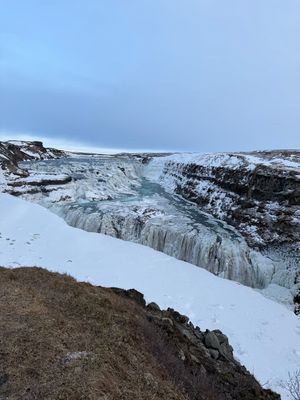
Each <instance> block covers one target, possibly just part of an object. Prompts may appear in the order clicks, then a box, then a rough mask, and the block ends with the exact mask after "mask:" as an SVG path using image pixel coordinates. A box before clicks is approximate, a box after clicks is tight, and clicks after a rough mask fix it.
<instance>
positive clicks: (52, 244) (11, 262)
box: [0, 194, 300, 400]
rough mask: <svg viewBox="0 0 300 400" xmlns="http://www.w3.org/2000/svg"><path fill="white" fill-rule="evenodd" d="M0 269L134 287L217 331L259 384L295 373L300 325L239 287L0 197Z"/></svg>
mask: <svg viewBox="0 0 300 400" xmlns="http://www.w3.org/2000/svg"><path fill="white" fill-rule="evenodd" d="M0 212H1V219H0V265H2V266H10V267H17V266H21V265H22V266H41V267H45V268H48V269H50V270H53V271H58V272H66V273H69V274H71V275H72V276H74V277H75V278H77V279H79V280H84V281H89V282H91V283H93V284H97V285H102V286H118V287H122V288H127V289H128V288H135V289H137V290H139V291H141V292H143V293H144V294H145V297H146V300H147V301H155V302H157V303H158V304H159V305H160V306H161V307H162V308H166V307H173V308H175V309H177V310H178V311H180V312H181V313H183V314H186V315H188V316H189V317H190V319H191V320H192V322H193V323H194V324H196V325H198V326H200V328H201V329H202V330H203V329H206V328H208V329H220V330H221V331H223V332H224V333H225V334H226V335H228V337H229V340H230V342H231V344H232V346H233V348H234V352H235V356H236V358H237V359H239V360H240V361H241V363H243V364H244V365H245V366H246V367H247V368H248V370H249V371H250V372H252V373H254V375H255V376H256V377H257V378H258V379H259V381H260V382H261V384H265V385H266V386H267V387H271V388H272V389H273V390H275V391H278V392H281V394H282V398H283V399H284V400H285V399H288V396H287V394H286V393H284V392H283V391H282V389H281V387H280V381H281V380H285V379H286V378H287V376H288V372H293V371H295V370H297V369H300V319H299V317H296V316H295V315H294V314H293V313H292V312H291V311H289V310H288V309H286V308H285V307H284V306H282V305H280V304H278V303H275V302H273V301H271V300H268V299H266V298H265V297H263V296H262V295H261V294H259V293H257V292H256V291H255V290H252V289H250V288H248V287H245V286H243V285H239V284H238V283H235V282H232V281H228V280H225V279H222V278H218V277H216V276H214V275H212V274H210V273H209V272H207V271H206V270H204V269H202V268H198V267H195V266H193V265H191V264H188V263H185V262H183V261H179V260H176V259H174V258H172V257H169V256H167V255H165V254H163V253H160V252H157V251H155V250H152V249H150V248H148V247H145V246H142V245H138V244H135V243H130V242H125V241H122V240H118V239H114V238H112V237H109V236H104V235H101V234H97V233H89V232H85V231H82V230H79V229H75V228H72V227H70V226H68V225H67V224H66V223H65V222H64V221H63V220H62V219H60V218H59V217H57V216H56V215H54V214H52V213H51V212H49V211H48V210H46V209H45V208H43V207H41V206H39V205H35V204H32V203H29V202H26V201H24V200H21V199H17V198H14V197H11V196H9V195H6V194H0Z"/></svg>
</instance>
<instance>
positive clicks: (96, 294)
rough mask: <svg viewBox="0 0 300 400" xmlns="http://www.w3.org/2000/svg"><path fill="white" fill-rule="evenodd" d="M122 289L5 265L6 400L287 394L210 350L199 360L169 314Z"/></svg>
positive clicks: (1, 344)
mask: <svg viewBox="0 0 300 400" xmlns="http://www.w3.org/2000/svg"><path fill="white" fill-rule="evenodd" d="M121 292H122V291H120V293H118V292H117V291H116V290H113V289H104V288H99V287H95V286H92V285H90V284H87V283H78V282H76V281H75V280H74V279H72V278H71V277H69V276H66V275H59V274H54V273H50V272H48V271H46V270H42V269H38V268H19V269H14V270H9V269H4V268H2V269H0V300H1V303H0V304H1V314H0V315H1V318H0V357H1V364H0V399H1V400H4V399H9V400H17V399H23V400H33V399H39V400H41V399H43V400H52V399H53V400H54V399H55V400H63V399H74V400H77V399H78V400H79V399H91V400H94V399H97V400H98V399H102V400H119V399H120V400H123V399H124V400H125V399H126V400H146V399H147V400H151V399H153V400H160V399H165V400H168V399H170V400H171V399H172V400H196V399H197V400H219V399H220V400H221V399H251V400H252V399H253V400H256V399H270V400H273V399H277V398H278V397H277V395H275V394H273V393H272V392H270V391H264V390H263V389H262V388H260V387H259V385H258V383H257V382H256V381H255V379H254V378H253V377H251V375H250V374H249V373H247V372H245V371H244V369H243V368H242V367H240V366H239V365H237V364H234V363H228V362H227V361H226V360H220V361H218V362H217V361H215V360H213V359H211V358H210V357H208V358H207V355H205V353H203V358H201V357H202V356H201V354H202V353H201V351H200V353H199V359H198V360H196V361H195V360H193V359H192V358H191V357H189V355H188V354H189V353H188V351H189V346H190V342H189V341H188V339H187V338H184V336H183V335H180V334H179V333H178V331H176V330H174V331H173V332H172V330H168V329H165V328H164V327H163V322H164V319H165V318H160V317H159V315H160V313H164V312H160V311H158V312H157V316H155V315H154V316H153V313H152V314H151V312H150V311H149V309H148V308H147V307H145V306H144V305H143V299H142V296H141V295H140V300H141V301H140V304H139V303H138V302H137V301H133V300H132V299H131V298H130V297H129V298H127V297H126V296H124V295H122V294H121ZM138 296H139V294H138ZM154 317H155V318H154ZM170 318H171V317H170ZM155 321H156V322H155ZM157 321H158V322H157ZM174 326H175V323H174ZM179 346H180V348H182V349H183V350H184V352H185V354H187V356H186V358H184V357H182V356H180V354H179V353H178V351H179ZM222 366H224V368H223V367H222ZM222 368H223V370H222ZM237 377H238V379H237ZM225 387H226V388H227V389H226V390H227V392H226V391H224V390H223V388H225ZM225 393H226V395H225ZM241 393H242V394H243V395H242V396H241Z"/></svg>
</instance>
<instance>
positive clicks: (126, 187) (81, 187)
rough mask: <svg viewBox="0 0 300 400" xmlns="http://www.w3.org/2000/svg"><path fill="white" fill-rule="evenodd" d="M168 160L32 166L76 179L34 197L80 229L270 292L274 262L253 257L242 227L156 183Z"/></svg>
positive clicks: (99, 160)
mask: <svg viewBox="0 0 300 400" xmlns="http://www.w3.org/2000/svg"><path fill="white" fill-rule="evenodd" d="M161 160H162V159H160V158H157V159H156V161H155V162H151V163H150V166H146V167H145V166H144V165H143V164H142V163H141V162H139V161H138V160H134V159H130V158H124V157H115V158H111V157H106V156H102V157H96V158H91V157H90V158H78V159H66V160H64V159H61V160H55V161H47V162H45V161H41V162H30V163H26V166H27V168H28V166H29V168H30V170H31V172H32V173H33V172H34V173H60V174H67V175H69V176H72V177H73V180H72V182H71V183H69V184H68V185H65V187H61V188H58V189H57V190H55V191H53V192H51V193H49V194H47V195H45V194H44V193H38V194H34V195H27V197H28V198H30V199H32V200H35V201H37V202H39V203H40V204H42V205H44V206H46V207H48V208H50V209H51V210H52V211H54V212H55V213H56V214H58V215H60V216H61V217H63V218H64V219H65V220H66V222H67V223H68V224H69V225H71V226H73V227H77V228H80V229H84V230H86V231H90V232H98V233H103V234H106V235H110V236H113V237H116V238H119V239H123V240H128V241H132V242H135V243H140V244H143V245H146V246H149V247H151V248H153V249H155V250H159V251H161V252H164V253H166V254H168V255H170V256H173V257H176V258H178V259H180V260H183V261H187V262H189V263H192V264H195V265H197V266H199V267H203V268H206V269H207V270H208V271H210V272H212V273H214V274H215V275H218V276H221V277H223V278H227V279H231V280H235V281H237V282H240V283H242V284H245V285H248V286H251V287H257V288H263V287H265V286H266V285H268V284H269V282H270V281H271V277H272V275H273V273H274V265H273V263H272V262H271V261H270V259H268V258H267V257H263V256H261V255H260V254H259V253H257V252H255V251H253V250H251V249H250V248H249V247H248V245H247V243H246V242H245V240H244V238H243V237H242V236H241V235H240V234H239V232H238V231H236V230H235V229H234V228H232V227H230V226H229V225H227V224H226V223H224V222H221V221H219V220H217V219H215V218H213V217H211V216H209V215H208V214H206V213H204V212H202V211H201V210H200V209H199V207H196V206H195V205H193V204H191V203H188V202H187V201H185V200H183V199H180V198H179V197H177V196H175V195H172V194H169V193H167V192H166V191H165V190H164V189H163V188H162V187H161V186H160V185H159V184H158V183H155V182H151V181H150V179H149V178H151V179H152V181H153V180H157V179H158V177H159V175H160V174H161V171H162V164H161V163H162V161H161Z"/></svg>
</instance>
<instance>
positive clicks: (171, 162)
mask: <svg viewBox="0 0 300 400" xmlns="http://www.w3.org/2000/svg"><path fill="white" fill-rule="evenodd" d="M147 175H148V177H149V178H150V179H152V180H154V181H156V182H159V183H160V184H162V185H163V187H164V188H165V189H166V190H168V191H170V192H172V193H176V194H178V195H179V196H182V197H184V198H185V199H187V200H189V201H191V202H193V203H195V204H197V205H199V206H200V207H201V209H203V210H206V211H207V212H208V213H210V214H213V215H214V216H216V217H217V218H219V219H222V220H224V221H226V222H227V223H229V224H230V225H233V226H234V227H235V228H237V229H238V230H239V232H240V233H241V234H242V235H243V236H244V237H245V238H246V240H247V242H248V244H249V246H250V247H251V248H254V249H258V250H259V251H261V252H262V253H264V254H267V255H268V256H269V257H271V258H272V260H274V261H275V262H276V263H277V266H278V268H277V269H276V271H277V272H275V274H274V276H273V279H272V282H273V283H279V284H280V285H283V286H286V287H290V288H292V287H293V291H294V293H295V299H297V298H298V297H297V293H298V287H299V286H300V280H299V278H300V207H299V206H300V152H299V151H296V150H295V151H279V150H278V151H264V152H253V153H217V154H178V155H177V154H174V155H171V156H169V157H163V158H160V159H154V160H152V161H150V163H149V165H148V167H147Z"/></svg>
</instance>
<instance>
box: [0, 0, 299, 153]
mask: <svg viewBox="0 0 300 400" xmlns="http://www.w3.org/2000/svg"><path fill="white" fill-rule="evenodd" d="M21 135H27V136H32V137H48V139H49V138H50V139H51V140H53V141H54V142H55V141H57V142H59V143H62V141H71V142H81V143H84V144H86V145H87V146H91V145H93V146H97V147H107V148H118V149H125V148H127V149H153V150H157V149H158V150H190V151H199V152H202V151H223V150H248V149H249V150H250V149H265V148H299V147H300V1H299V0H226V1H225V0H43V1H41V0H26V1H25V0H0V138H7V137H13V136H14V137H16V136H21Z"/></svg>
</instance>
